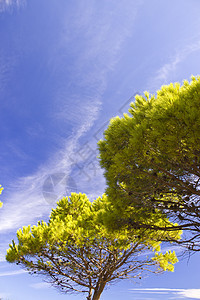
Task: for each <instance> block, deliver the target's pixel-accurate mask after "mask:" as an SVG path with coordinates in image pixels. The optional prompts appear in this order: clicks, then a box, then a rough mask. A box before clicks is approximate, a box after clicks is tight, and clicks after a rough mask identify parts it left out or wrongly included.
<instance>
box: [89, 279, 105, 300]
mask: <svg viewBox="0 0 200 300" xmlns="http://www.w3.org/2000/svg"><path fill="white" fill-rule="evenodd" d="M105 285H106V282H102V283H101V284H100V286H99V288H98V289H95V290H94V294H93V297H92V300H99V299H100V296H101V294H102V292H103V290H104V288H105Z"/></svg>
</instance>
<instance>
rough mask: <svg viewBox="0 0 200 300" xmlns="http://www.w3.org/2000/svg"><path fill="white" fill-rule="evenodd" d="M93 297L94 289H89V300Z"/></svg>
mask: <svg viewBox="0 0 200 300" xmlns="http://www.w3.org/2000/svg"><path fill="white" fill-rule="evenodd" d="M91 299H92V289H90V290H89V295H88V297H87V300H91ZM0 300H1V299H0Z"/></svg>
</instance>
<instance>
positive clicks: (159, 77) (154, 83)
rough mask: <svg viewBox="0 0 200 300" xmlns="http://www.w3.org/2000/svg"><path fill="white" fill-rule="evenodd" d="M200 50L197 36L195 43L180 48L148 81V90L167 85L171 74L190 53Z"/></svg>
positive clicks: (199, 41) (199, 40)
mask: <svg viewBox="0 0 200 300" xmlns="http://www.w3.org/2000/svg"><path fill="white" fill-rule="evenodd" d="M198 50H200V39H199V36H198V37H197V38H196V41H195V42H191V43H190V44H188V45H186V46H185V47H182V48H180V49H178V50H177V51H176V54H175V55H174V56H172V57H171V59H170V61H169V62H167V63H165V64H164V65H163V66H162V67H161V68H160V69H159V70H158V71H157V72H156V74H155V76H154V77H153V78H152V79H151V80H150V81H149V83H148V87H150V89H151V90H152V89H157V88H159V87H160V85H162V84H167V83H168V81H169V80H170V78H172V74H174V73H176V70H177V67H178V65H179V64H181V63H182V62H183V61H184V60H185V59H186V58H187V57H188V56H189V55H190V54H191V53H193V52H195V51H198ZM194 75H195V74H194Z"/></svg>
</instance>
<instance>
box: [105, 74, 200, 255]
mask: <svg viewBox="0 0 200 300" xmlns="http://www.w3.org/2000/svg"><path fill="white" fill-rule="evenodd" d="M129 112H130V115H127V114H125V115H124V117H122V118H119V117H116V118H114V119H112V120H111V122H110V125H109V127H108V129H107V130H106V131H105V135H104V140H102V141H100V142H99V149H100V160H101V165H102V167H103V168H105V176H106V179H107V185H108V189H107V194H108V196H109V199H110V202H111V203H112V206H113V207H114V208H115V212H116V215H117V214H118V216H123V213H124V211H126V210H127V208H128V207H129V208H130V207H134V208H138V209H140V210H143V213H144V216H145V214H148V213H149V212H152V211H153V210H154V209H155V208H157V209H159V210H160V211H162V212H163V214H164V217H165V216H166V215H167V216H168V217H172V218H173V219H172V220H173V221H174V222H175V221H178V223H179V226H178V227H177V226H174V225H173V226H165V228H164V227H163V228H159V227H156V226H155V224H153V222H151V225H150V224H147V223H146V220H148V219H146V218H145V217H144V218H143V221H142V222H140V221H141V220H139V221H138V220H137V218H136V217H135V216H134V217H132V215H131V214H130V215H129V217H128V218H127V219H126V220H125V219H124V220H123V221H122V220H121V221H120V222H121V224H123V223H124V222H127V223H129V224H130V225H131V226H133V227H134V226H137V227H138V226H139V227H145V226H146V227H147V228H152V229H156V230H158V229H163V230H177V229H180V228H181V229H186V230H187V231H188V230H189V231H190V232H191V233H192V236H190V237H188V242H190V248H192V249H193V250H195V249H196V250H200V77H192V81H191V82H190V83H189V82H188V81H184V83H183V85H182V86H180V84H178V83H175V84H174V85H173V84H170V85H168V86H163V87H162V88H161V89H160V90H158V91H157V95H151V96H150V95H149V93H148V92H145V93H144V96H139V95H137V96H136V97H135V103H131V108H130V109H129ZM119 220H120V218H119Z"/></svg>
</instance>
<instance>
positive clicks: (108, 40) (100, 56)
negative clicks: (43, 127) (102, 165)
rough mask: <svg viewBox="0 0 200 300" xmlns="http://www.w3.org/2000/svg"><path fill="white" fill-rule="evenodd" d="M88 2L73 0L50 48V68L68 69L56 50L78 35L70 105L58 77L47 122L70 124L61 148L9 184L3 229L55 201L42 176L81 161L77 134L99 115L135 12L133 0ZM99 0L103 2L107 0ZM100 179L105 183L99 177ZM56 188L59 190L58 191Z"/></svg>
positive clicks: (65, 171) (41, 211) (46, 210)
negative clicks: (49, 198) (70, 14)
mask: <svg viewBox="0 0 200 300" xmlns="http://www.w3.org/2000/svg"><path fill="white" fill-rule="evenodd" d="M87 2H88V3H87V4H88V5H85V3H84V7H82V5H83V4H81V2H80V3H79V5H77V7H76V15H73V19H70V18H65V20H68V21H67V24H65V21H63V22H64V25H63V26H64V27H65V30H63V32H65V34H63V36H62V37H61V40H60V42H58V45H57V46H55V49H54V51H53V52H51V51H50V52H51V55H52V56H51V57H49V70H50V72H61V73H62V72H63V70H64V69H65V68H67V64H68V60H67V61H65V56H62V55H60V51H61V50H62V51H61V52H62V53H65V51H64V50H65V48H66V49H67V47H68V46H69V43H70V42H73V36H75V35H73V32H75V33H76V35H77V36H78V37H80V38H81V37H82V36H83V46H82V48H81V50H80V49H79V47H80V45H79V44H77V45H76V43H74V46H75V45H76V47H78V48H77V49H76V48H75V49H74V50H73V51H74V52H75V53H76V51H77V57H76V60H75V64H74V67H73V68H74V69H73V78H71V82H70V83H69V84H71V85H75V87H76V88H75V93H74V94H73V93H72V94H71V95H70V97H71V99H70V101H71V102H70V103H72V104H73V105H70V106H69V105H68V100H69V99H68V98H69V94H68V89H67V88H66V86H67V87H69V85H68V82H66V80H65V78H64V77H62V78H63V79H62V80H63V82H60V83H59V85H58V86H57V87H56V91H55V93H54V99H53V102H54V103H55V110H54V111H53V112H52V116H51V117H52V121H53V122H55V120H59V119H64V120H66V122H68V123H70V122H71V123H72V125H73V128H72V132H71V136H70V137H68V138H65V137H64V138H63V137H62V138H60V141H59V142H62V143H61V144H62V146H61V148H60V150H58V151H57V153H55V154H54V155H52V156H51V157H50V159H49V160H48V161H46V162H44V164H43V165H41V166H40V167H39V168H38V170H37V172H35V173H34V174H30V175H29V176H26V177H23V178H19V179H18V180H17V181H15V182H12V187H11V186H10V187H9V189H7V191H5V198H6V201H5V202H4V206H3V208H2V209H1V211H0V213H1V217H0V232H2V233H3V232H6V231H12V230H16V229H17V228H19V227H21V226H22V225H26V224H29V223H33V222H35V220H36V219H41V218H42V217H43V216H44V215H47V214H49V213H50V209H51V207H52V206H53V205H54V204H55V203H52V202H51V201H49V202H48V201H47V199H44V197H43V193H42V192H43V184H44V181H45V180H46V178H47V177H48V176H49V175H51V174H58V173H63V174H66V176H69V177H70V174H71V172H72V169H73V167H74V165H73V164H76V163H78V162H81V163H82V164H83V163H84V158H81V157H78V158H77V157H76V151H77V149H79V148H80V147H81V144H80V138H81V137H82V136H83V135H84V134H85V133H86V132H88V130H89V129H90V128H91V127H92V126H93V125H94V122H95V120H96V119H97V118H98V113H99V110H100V108H101V102H102V96H103V93H104V91H105V89H106V85H107V80H108V74H109V72H111V71H112V70H113V68H114V67H115V65H116V63H117V61H118V59H119V55H120V51H121V49H122V48H123V44H124V42H125V40H126V38H128V37H129V36H130V34H131V32H132V30H133V25H134V21H135V15H136V11H137V4H136V6H135V2H134V4H133V2H132V1H130V5H125V2H126V1H121V2H118V3H115V2H113V5H112V9H110V8H109V9H106V7H104V10H101V8H100V7H99V6H98V5H97V3H96V2H91V1H87ZM136 3H137V2H136ZM104 4H105V5H108V4H107V2H106V1H105V3H104ZM83 9H84V14H83ZM130 10H131V14H130ZM99 11H100V13H99ZM120 21H121V22H122V23H123V24H121V22H120ZM94 24H95V26H94ZM69 28H70V30H69ZM77 90H78V91H79V93H78V92H77ZM52 104H53V103H52ZM70 157H75V159H76V161H75V162H73V161H72V160H71V159H70ZM99 176H100V178H102V173H99ZM96 178H97V177H96ZM93 179H94V178H93ZM76 180H77V186H78V188H79V187H80V189H81V184H82V183H83V184H84V183H85V182H86V181H87V179H86V178H84V174H79V177H77V178H76ZM101 182H102V184H104V183H103V180H101ZM87 184H88V183H87ZM98 184H99V182H98ZM98 184H97V183H96V187H97V188H98V189H99V190H102V187H98ZM61 188H62V187H61ZM88 190H89V187H88ZM57 193H58V194H62V193H60V192H59V191H57ZM96 193H98V190H96Z"/></svg>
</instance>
